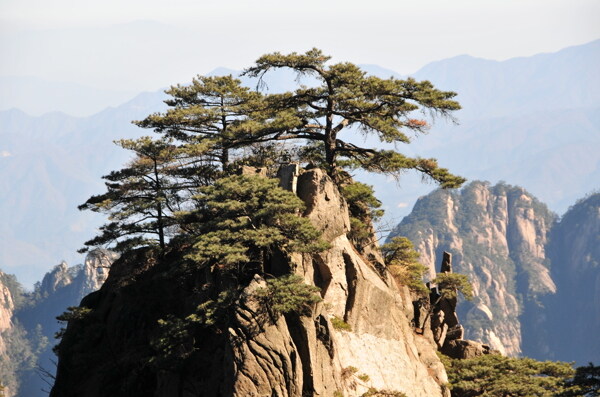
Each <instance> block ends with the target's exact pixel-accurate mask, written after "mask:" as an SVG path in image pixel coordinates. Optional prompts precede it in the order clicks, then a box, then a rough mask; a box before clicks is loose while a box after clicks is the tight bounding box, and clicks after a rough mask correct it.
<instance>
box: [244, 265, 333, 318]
mask: <svg viewBox="0 0 600 397" xmlns="http://www.w3.org/2000/svg"><path fill="white" fill-rule="evenodd" d="M320 292H321V289H320V288H318V287H315V286H313V285H308V284H306V283H305V282H304V279H303V278H302V277H300V276H299V275H297V274H288V275H285V276H281V277H277V278H273V279H269V280H267V287H266V288H260V289H258V290H257V291H256V292H255V295H256V297H257V298H258V299H259V300H261V301H262V302H263V304H264V305H265V307H267V308H268V310H269V311H270V312H271V313H272V314H273V317H275V318H276V317H278V316H279V315H281V314H287V313H292V312H293V313H298V314H307V313H309V312H310V309H311V308H312V307H313V305H314V304H315V303H318V302H320V301H322V299H321V296H320V295H319V293H320Z"/></svg>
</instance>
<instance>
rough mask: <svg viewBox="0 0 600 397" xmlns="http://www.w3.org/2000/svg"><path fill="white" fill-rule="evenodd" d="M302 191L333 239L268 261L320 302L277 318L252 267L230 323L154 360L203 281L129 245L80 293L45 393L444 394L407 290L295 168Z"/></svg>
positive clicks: (311, 174)
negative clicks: (95, 285) (368, 254)
mask: <svg viewBox="0 0 600 397" xmlns="http://www.w3.org/2000/svg"><path fill="white" fill-rule="evenodd" d="M297 193H298V195H299V196H300V197H301V198H303V199H304V201H305V202H306V204H307V209H306V212H305V214H304V216H306V217H308V218H309V219H311V220H312V221H313V223H314V225H315V226H316V227H317V228H319V229H320V230H321V231H322V232H323V236H324V238H325V240H327V241H328V242H329V243H330V248H329V249H328V250H326V251H324V252H322V253H320V254H314V255H308V254H293V255H292V256H291V257H289V258H287V259H286V260H282V259H281V258H279V259H278V260H277V261H276V262H277V263H274V264H272V265H271V268H273V272H277V271H278V269H277V268H276V267H277V266H283V267H284V268H287V269H290V270H291V271H293V272H295V273H296V274H298V275H301V276H302V277H303V278H304V280H305V282H306V283H308V284H312V285H316V286H317V287H319V288H320V290H321V296H322V298H323V301H322V302H320V303H318V304H316V305H315V307H314V308H313V309H312V311H311V313H310V314H309V315H299V314H293V313H291V314H287V315H285V316H278V317H275V318H272V317H271V316H270V315H269V314H268V312H267V311H265V308H264V307H263V306H262V305H260V303H259V302H258V301H257V300H256V296H255V294H253V291H255V290H256V289H257V288H260V287H261V286H262V285H264V280H262V278H261V277H259V276H255V277H254V279H253V280H252V281H251V282H250V284H249V285H248V286H247V287H246V288H245V290H244V291H243V293H242V294H241V296H240V298H239V299H238V300H237V302H236V304H235V308H234V312H233V313H234V314H233V316H231V318H230V319H229V322H228V326H227V328H226V329H214V328H205V329H203V330H202V331H198V333H197V334H196V335H195V336H194V340H195V341H197V344H196V345H195V346H196V350H195V352H194V353H192V354H193V355H192V358H193V359H192V360H188V361H186V364H185V366H184V367H177V364H172V365H171V366H169V367H160V364H159V363H158V364H157V363H156V361H153V359H152V358H151V357H153V356H155V353H156V350H155V345H153V343H152V342H151V341H152V338H153V335H156V334H157V333H158V332H159V331H160V329H159V328H160V327H159V326H158V324H157V322H158V320H159V319H161V318H167V316H168V315H170V314H171V315H178V313H186V310H185V307H186V305H190V303H189V302H191V301H193V299H192V294H194V293H198V292H194V288H196V291H198V288H197V286H196V285H197V284H195V283H194V280H189V279H185V280H180V281H177V282H176V283H175V281H174V280H173V279H172V278H170V276H169V269H172V268H173V267H174V266H177V263H179V262H178V261H179V259H178V258H177V255H176V254H175V253H172V254H170V256H168V257H167V258H165V260H162V261H161V260H157V259H156V258H154V257H152V255H151V254H150V253H149V252H148V251H144V250H139V251H134V252H132V253H130V254H129V255H128V256H126V257H124V258H121V259H120V260H118V261H117V262H115V264H114V265H113V267H112V269H111V271H110V274H109V278H108V280H107V281H106V283H105V284H104V286H103V287H102V288H101V289H100V290H99V291H98V292H96V293H94V294H91V295H89V296H88V297H86V298H85V299H84V300H83V301H82V305H83V306H84V307H87V308H89V309H91V311H90V312H89V314H87V315H86V317H84V318H82V319H80V320H78V321H74V322H72V323H70V324H69V327H68V329H67V332H66V334H65V336H64V338H63V341H62V342H61V347H60V353H59V370H58V374H57V380H56V384H55V387H54V388H53V390H52V393H51V396H61V397H67V396H80V395H85V396H89V397H94V396H102V395H113V396H119V395H142V394H143V395H153V396H165V397H166V396H174V395H176V396H182V397H183V396H192V395H198V394H197V393H198V391H199V390H200V391H202V392H201V395H203V396H207V397H210V396H239V397H242V396H244V397H246V396H278V397H287V396H294V397H300V396H334V395H340V394H343V395H344V396H360V395H362V394H363V393H365V392H367V391H368V390H369V388H374V389H380V390H383V389H385V390H394V391H399V392H403V393H405V394H406V395H407V396H414V397H417V396H418V397H420V396H433V397H435V396H448V395H449V394H448V391H446V390H445V389H444V387H443V385H444V384H445V383H446V382H447V377H446V373H445V370H444V368H443V365H442V364H441V362H440V360H439V358H438V357H437V355H436V348H435V344H434V343H433V340H432V337H431V334H430V333H426V334H425V335H419V334H417V333H415V332H414V329H413V328H412V327H411V321H412V320H413V306H412V299H411V296H410V293H409V291H408V289H407V288H405V287H399V286H397V285H396V283H395V282H394V280H393V279H391V277H389V276H388V275H383V276H382V275H381V274H380V273H379V272H377V271H376V270H375V268H374V266H373V265H372V264H371V263H370V262H369V261H368V260H367V259H366V258H364V256H363V255H362V254H361V253H360V252H358V251H357V250H356V249H355V247H354V246H353V245H352V244H351V243H350V242H349V240H348V238H347V237H346V233H347V232H348V231H349V218H348V213H347V205H346V204H345V202H344V200H343V199H342V198H341V196H340V194H339V192H338V191H337V189H336V188H335V186H334V185H333V183H332V181H331V180H330V178H329V177H328V176H327V175H326V174H325V173H324V172H322V171H321V170H318V169H313V170H310V171H306V172H304V173H302V174H301V175H299V176H298V179H297ZM279 270H280V271H281V269H279ZM201 285H202V284H201ZM344 323H345V324H346V325H345V327H340V326H339V324H344ZM342 328H345V329H342ZM109 352H112V353H110V354H109ZM140 362H142V363H146V364H142V365H140ZM77 363H79V366H78V364H77ZM352 369H355V370H352ZM359 375H361V376H360V377H359ZM195 393H196V394H195Z"/></svg>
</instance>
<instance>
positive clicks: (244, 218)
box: [181, 175, 327, 272]
mask: <svg viewBox="0 0 600 397" xmlns="http://www.w3.org/2000/svg"><path fill="white" fill-rule="evenodd" d="M196 200H197V209H196V210H194V211H192V212H190V213H186V214H182V215H181V217H182V219H184V220H183V222H184V223H186V229H187V231H188V233H189V234H190V235H191V236H192V242H193V248H194V249H193V251H192V253H190V254H189V255H188V258H189V259H191V260H192V261H193V262H194V263H195V264H196V265H197V266H201V267H204V266H214V265H216V266H218V267H220V268H221V269H223V270H232V271H235V272H244V271H245V270H244V269H248V270H250V269H256V267H258V268H260V266H262V263H263V261H264V259H265V256H266V255H268V254H269V253H270V252H271V250H272V249H273V248H275V247H277V249H279V250H282V251H283V252H288V253H291V252H318V251H322V250H323V249H325V248H326V247H327V244H326V243H325V242H323V241H322V240H321V239H320V232H318V231H317V230H316V229H315V228H314V227H313V226H312V224H311V223H310V221H309V220H308V219H307V218H303V217H301V216H300V212H301V211H302V210H303V209H304V203H303V202H302V200H300V199H299V198H298V197H297V196H296V195H294V194H293V193H292V192H289V191H287V190H284V189H282V188H280V187H278V181H277V180H275V179H268V178H262V177H259V176H245V175H236V176H230V177H227V178H222V179H219V180H217V181H215V183H214V184H213V185H211V186H206V187H204V188H201V189H200V194H199V195H198V196H196ZM188 222H192V223H188Z"/></svg>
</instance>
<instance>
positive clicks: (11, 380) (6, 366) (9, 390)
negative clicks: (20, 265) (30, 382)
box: [0, 272, 18, 397]
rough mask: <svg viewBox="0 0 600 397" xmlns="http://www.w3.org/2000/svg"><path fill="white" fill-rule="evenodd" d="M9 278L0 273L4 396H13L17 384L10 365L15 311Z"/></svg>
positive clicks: (0, 358) (0, 364)
mask: <svg viewBox="0 0 600 397" xmlns="http://www.w3.org/2000/svg"><path fill="white" fill-rule="evenodd" d="M11 281H12V280H11V276H9V275H7V274H5V273H2V272H0V382H2V384H3V385H4V386H5V387H6V389H5V391H4V394H5V395H6V396H7V397H11V396H14V394H15V392H16V390H17V388H18V382H17V379H16V376H15V375H16V374H14V370H13V368H12V366H11V365H10V364H11V363H10V362H11V361H12V360H13V357H11V354H10V343H11V341H10V337H11V333H12V331H13V326H14V324H13V312H14V310H15V302H14V299H15V297H14V295H15V292H16V291H14V290H12V288H10V285H9V283H10V282H11Z"/></svg>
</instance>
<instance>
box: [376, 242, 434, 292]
mask: <svg viewBox="0 0 600 397" xmlns="http://www.w3.org/2000/svg"><path fill="white" fill-rule="evenodd" d="M381 253H382V255H383V260H384V262H385V264H386V266H387V268H388V270H389V271H390V273H391V274H392V276H394V278H395V279H396V280H398V282H399V283H400V284H402V285H406V286H407V287H408V288H410V289H411V290H412V291H414V292H416V293H418V294H420V295H426V294H427V293H428V292H429V290H428V289H427V287H426V286H425V284H423V275H424V274H425V272H426V271H427V267H426V266H424V265H422V264H421V263H420V262H419V253H418V252H417V251H416V250H415V249H414V246H413V243H412V242H411V241H410V240H409V239H408V238H406V237H400V236H397V237H394V238H392V240H391V241H390V242H389V243H387V244H384V245H383V246H381Z"/></svg>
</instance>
